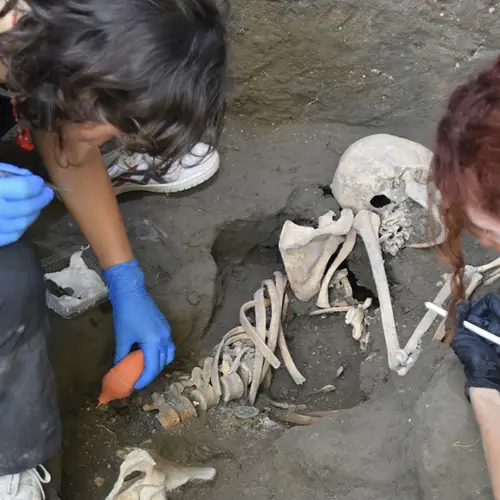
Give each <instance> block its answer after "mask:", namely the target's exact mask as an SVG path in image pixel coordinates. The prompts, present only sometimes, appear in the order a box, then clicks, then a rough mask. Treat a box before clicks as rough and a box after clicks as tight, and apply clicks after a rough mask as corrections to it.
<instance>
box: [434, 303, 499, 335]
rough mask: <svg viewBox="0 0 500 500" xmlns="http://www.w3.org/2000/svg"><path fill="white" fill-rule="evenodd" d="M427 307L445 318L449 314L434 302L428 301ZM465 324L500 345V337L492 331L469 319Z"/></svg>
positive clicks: (467, 327) (472, 330)
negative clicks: (470, 321)
mask: <svg viewBox="0 0 500 500" xmlns="http://www.w3.org/2000/svg"><path fill="white" fill-rule="evenodd" d="M425 307H427V309H430V310H431V311H434V312H435V313H436V314H439V315H440V316H442V317H443V318H446V316H448V313H447V312H446V311H445V310H444V309H443V308H442V307H439V306H437V305H436V304H433V303H432V302H426V303H425ZM463 325H464V327H465V328H466V329H467V330H469V331H470V332H473V333H475V334H477V335H479V336H480V337H483V339H486V340H489V341H490V342H493V343H494V344H496V345H500V338H499V337H497V336H496V335H493V334H492V333H490V332H488V331H486V330H483V329H482V328H480V327H479V326H476V325H474V324H473V323H469V322H468V321H464V323H463Z"/></svg>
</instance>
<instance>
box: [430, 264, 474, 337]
mask: <svg viewBox="0 0 500 500" xmlns="http://www.w3.org/2000/svg"><path fill="white" fill-rule="evenodd" d="M465 279H466V280H467V281H468V284H467V288H466V290H465V299H467V300H468V299H470V297H471V296H472V294H473V293H474V292H475V291H476V288H477V287H478V286H479V285H480V284H481V281H482V280H483V275H482V274H480V273H478V272H477V271H476V270H475V268H473V267H470V268H469V267H468V266H467V267H466V271H465ZM436 305H441V304H436ZM445 336H446V320H445V319H443V320H442V321H441V323H440V324H439V326H438V328H437V330H436V333H435V334H434V336H433V337H432V339H433V340H439V341H441V340H443V339H444V337H445Z"/></svg>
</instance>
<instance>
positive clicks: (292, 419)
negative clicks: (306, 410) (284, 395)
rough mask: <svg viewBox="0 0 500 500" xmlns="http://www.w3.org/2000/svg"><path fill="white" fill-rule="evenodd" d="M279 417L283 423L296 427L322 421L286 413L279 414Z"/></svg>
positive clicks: (316, 418)
mask: <svg viewBox="0 0 500 500" xmlns="http://www.w3.org/2000/svg"><path fill="white" fill-rule="evenodd" d="M278 417H279V419H280V420H282V421H283V422H286V423H287V424H294V425H312V424H315V423H316V422H318V421H319V419H320V417H310V416H308V415H301V414H300V413H293V412H284V411H281V412H279V414H278Z"/></svg>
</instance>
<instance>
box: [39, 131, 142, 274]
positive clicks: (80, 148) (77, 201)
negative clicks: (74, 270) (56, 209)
mask: <svg viewBox="0 0 500 500" xmlns="http://www.w3.org/2000/svg"><path fill="white" fill-rule="evenodd" d="M35 138H36V143H37V148H38V150H39V152H40V154H41V156H42V158H43V161H44V163H45V167H46V168H47V170H48V172H49V174H50V177H51V178H52V180H53V182H54V184H56V185H59V186H64V187H66V188H68V189H70V190H71V192H70V193H64V194H63V196H62V198H63V200H64V203H65V204H66V207H67V208H68V210H69V212H70V213H71V215H72V216H73V217H74V218H75V220H76V222H77V223H78V225H79V226H80V229H81V231H82V233H83V234H84V235H85V237H86V238H87V240H88V242H89V243H90V245H91V246H92V249H93V250H94V252H95V254H96V255H97V258H98V259H99V262H100V264H101V266H102V267H103V268H104V269H109V268H110V267H112V266H114V265H116V264H121V263H123V262H128V261H130V260H132V259H133V254H132V250H131V248H130V243H129V241H128V238H127V234H126V232H125V227H124V224H123V221H122V218H121V215H120V211H119V209H118V203H117V201H116V197H115V194H114V193H113V188H112V186H111V181H110V179H109V176H108V173H107V172H106V168H105V166H104V162H103V159H102V156H101V153H100V151H99V148H98V147H96V146H91V145H89V144H85V143H76V144H67V143H65V149H67V150H68V151H71V157H70V160H71V163H72V165H70V166H69V167H61V165H60V162H61V159H59V160H58V157H59V156H60V155H61V154H62V155H63V156H62V158H63V160H62V161H63V165H64V164H65V160H64V155H65V154H66V153H65V151H63V152H61V151H60V150H59V140H58V138H57V136H56V135H55V134H53V133H49V132H36V134H35ZM56 155H57V156H56Z"/></svg>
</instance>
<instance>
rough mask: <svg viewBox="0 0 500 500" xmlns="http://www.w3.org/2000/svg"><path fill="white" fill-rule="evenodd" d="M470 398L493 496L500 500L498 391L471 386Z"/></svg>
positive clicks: (499, 405) (499, 404)
mask: <svg viewBox="0 0 500 500" xmlns="http://www.w3.org/2000/svg"><path fill="white" fill-rule="evenodd" d="M470 399H471V403H472V408H473V410H474V414H475V415H476V420H477V423H478V424H479V430H480V431H481V438H482V441H483V448H484V454H485V455H486V462H487V464H488V471H489V473H490V479H491V486H492V488H493V497H494V498H495V500H500V424H499V423H500V393H499V392H498V391H497V390H495V389H485V388H482V387H472V388H471V390H470Z"/></svg>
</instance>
